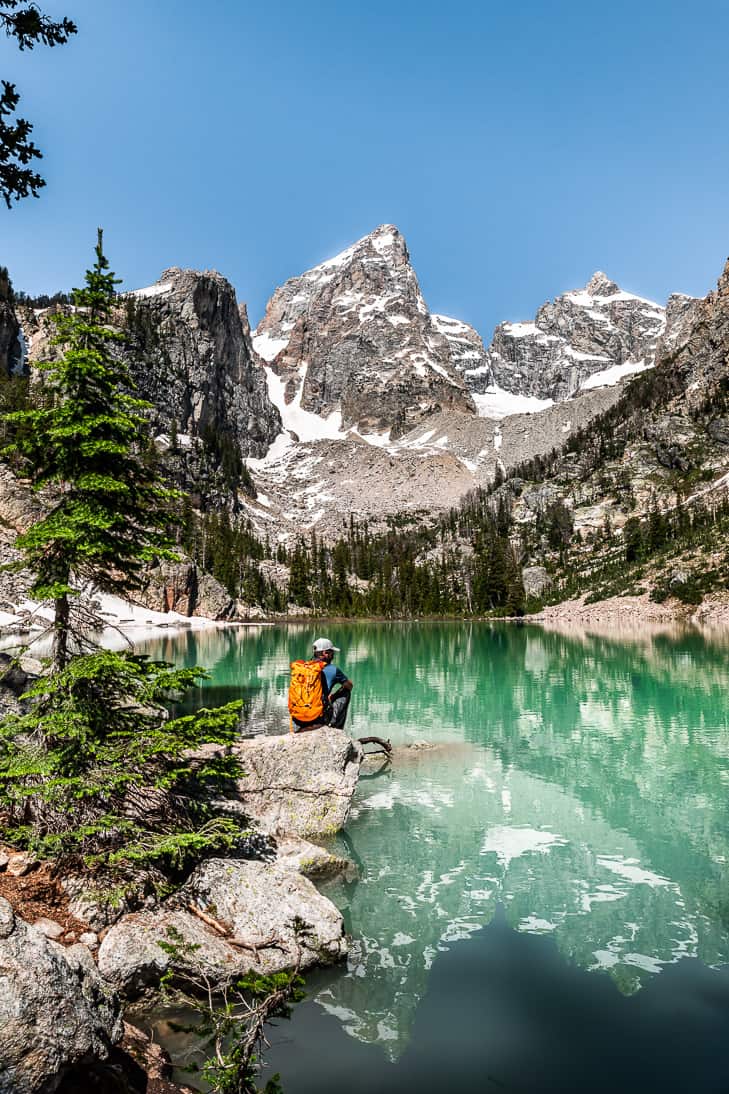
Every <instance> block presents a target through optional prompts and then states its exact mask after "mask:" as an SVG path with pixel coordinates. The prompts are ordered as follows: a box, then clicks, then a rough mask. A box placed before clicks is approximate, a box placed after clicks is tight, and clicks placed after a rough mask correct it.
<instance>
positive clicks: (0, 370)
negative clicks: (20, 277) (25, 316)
mask: <svg viewBox="0 0 729 1094" xmlns="http://www.w3.org/2000/svg"><path fill="white" fill-rule="evenodd" d="M21 362H22V351H21V343H20V324H19V323H18V318H17V315H16V314H15V308H14V307H13V301H12V291H11V288H10V278H9V277H8V273H7V270H5V269H4V267H3V268H0V379H2V378H3V377H5V378H7V377H8V376H12V375H13V373H14V372H15V371H16V370H17V368H18V366H19V364H20V363H21Z"/></svg>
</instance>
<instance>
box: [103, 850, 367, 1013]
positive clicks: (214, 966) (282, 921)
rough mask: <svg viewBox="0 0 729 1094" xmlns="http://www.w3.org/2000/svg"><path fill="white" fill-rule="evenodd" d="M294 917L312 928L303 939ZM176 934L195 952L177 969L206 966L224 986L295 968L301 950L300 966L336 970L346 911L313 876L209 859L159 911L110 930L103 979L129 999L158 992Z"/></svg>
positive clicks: (259, 864) (344, 947)
mask: <svg viewBox="0 0 729 1094" xmlns="http://www.w3.org/2000/svg"><path fill="white" fill-rule="evenodd" d="M189 905H192V906H194V907H195V908H197V909H198V910H199V911H201V912H203V913H204V914H206V915H209V916H212V917H214V918H215V920H217V921H218V922H219V923H220V924H221V925H224V926H225V927H226V929H229V932H230V933H229V936H228V937H227V938H224V937H222V936H221V935H219V934H217V933H216V932H215V931H213V930H211V928H210V927H209V926H207V925H206V923H205V922H204V921H203V920H202V919H201V918H200V917H199V916H197V915H195V914H194V913H193V912H191V911H189V910H187V909H188V906H189ZM296 918H298V919H301V920H303V921H304V922H305V923H306V924H307V925H308V927H309V933H308V934H307V935H305V936H302V937H301V939H299V940H297V937H296V933H295V930H294V920H295V919H296ZM171 932H172V933H173V934H174V932H177V934H178V935H179V936H180V937H181V939H182V940H184V942H185V943H190V944H192V945H193V946H196V947H197V949H196V950H195V951H194V957H191V956H190V955H189V954H188V955H187V956H185V955H184V954H183V953H181V954H180V958H181V959H180V960H179V961H177V962H176V964H177V967H178V968H182V969H184V968H185V967H186V966H187V965H189V963H190V962H191V961H193V962H194V963H195V964H198V965H200V964H201V965H202V966H203V967H204V968H205V970H206V972H207V973H208V975H209V976H210V977H211V979H212V980H213V981H214V982H215V983H217V984H219V985H222V984H223V983H225V982H226V981H227V980H228V979H229V978H231V977H233V976H243V975H245V974H246V973H247V972H251V971H256V972H261V973H273V972H279V971H281V970H282V969H287V968H292V967H293V966H294V965H295V964H296V963H297V951H298V947H299V945H300V946H301V967H302V968H309V967H310V966H311V965H314V964H332V963H334V962H336V961H339V960H341V959H342V958H343V957H345V956H346V953H347V940H346V937H345V934H344V923H343V920H342V917H341V915H340V913H339V912H338V911H337V909H336V908H335V907H334V905H333V904H332V903H331V901H329V900H327V898H326V897H324V896H322V895H321V893H319V892H318V891H317V889H316V888H315V887H314V885H313V884H312V882H311V881H309V880H308V878H306V877H304V876H303V875H302V874H300V873H297V872H295V871H293V870H292V869H291V868H290V867H288V866H280V865H277V864H276V863H265V862H250V861H233V860H230V859H211V860H210V861H208V862H206V863H204V864H203V865H202V866H200V867H198V868H197V869H196V870H195V871H194V873H193V874H192V876H191V877H190V878H189V880H188V881H187V882H186V884H185V885H184V887H183V888H182V889H181V890H180V892H179V893H177V894H176V895H175V897H174V898H172V899H170V900H169V901H166V902H165V903H164V904H162V905H161V906H160V907H159V908H157V909H155V910H154V911H150V912H138V913H133V914H131V915H126V916H123V917H122V919H121V920H120V921H119V922H118V923H117V924H115V925H114V926H113V927H112V928H111V930H110V931H109V932H108V934H107V935H106V936H105V938H104V940H103V942H102V943H101V948H100V950H99V971H100V972H101V975H102V976H103V977H104V978H105V979H106V980H107V981H109V983H110V984H112V985H113V986H114V987H115V988H116V989H117V990H119V991H121V992H123V993H124V995H126V996H127V997H128V998H136V997H138V996H139V995H140V994H142V993H143V992H144V991H145V989H147V988H154V987H156V986H157V984H158V983H159V979H160V977H161V976H162V974H163V973H164V972H165V970H166V969H167V968H168V967H169V963H170V960H171V958H170V955H169V953H167V952H165V950H164V949H163V948H162V947H161V946H160V942H163V943H164V942H169V941H170V938H171ZM235 941H239V942H241V943H244V944H245V946H240V945H239V946H236V945H234V944H233V943H234V942H235Z"/></svg>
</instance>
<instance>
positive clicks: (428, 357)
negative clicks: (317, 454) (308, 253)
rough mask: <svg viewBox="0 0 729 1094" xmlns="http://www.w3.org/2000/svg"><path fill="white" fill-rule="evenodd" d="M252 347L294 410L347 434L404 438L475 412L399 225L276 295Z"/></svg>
mask: <svg viewBox="0 0 729 1094" xmlns="http://www.w3.org/2000/svg"><path fill="white" fill-rule="evenodd" d="M253 344H254V347H255V349H256V351H257V352H258V353H259V354H260V355H261V357H262V358H263V359H264V360H265V361H267V362H268V363H269V365H270V367H271V369H272V370H273V372H274V373H275V375H276V376H277V377H278V378H279V380H280V382H281V383H283V385H284V392H283V397H284V399H285V401H286V403H287V404H290V403H292V402H293V401H297V403H298V405H299V406H300V407H301V408H302V409H303V410H306V411H309V412H313V413H314V414H317V415H320V416H321V417H323V418H327V417H329V416H331V415H335V414H336V415H337V416H338V423H339V424H340V425H341V426H343V427H344V428H349V427H352V426H356V427H357V428H358V429H359V430H360V431H362V432H368V433H370V432H373V433H382V432H384V431H386V430H391V436H392V437H396V436H398V435H399V434H401V433H403V432H405V431H406V430H407V429H408V428H410V427H412V426H413V425H414V424H416V423H417V422H418V421H419V420H421V419H422V418H423V417H425V416H427V415H428V414H431V413H433V412H434V411H435V410H438V409H442V408H444V407H457V408H461V409H463V410H466V411H470V412H471V413H473V412H474V407H473V403H472V402H471V399H470V397H469V395H468V392H467V390H466V386H465V384H464V381H463V378H462V376H461V375H460V373H459V371H458V369H457V367H456V366H455V364H454V361H453V357H452V347H451V343H450V341H449V340H448V338H446V337H445V335H444V334H443V333H442V332H441V330H440V329H439V327H438V325H437V324H436V323H435V322H434V321H433V317H432V316H431V314H430V312H429V311H428V308H427V306H426V304H425V301H424V300H423V296H422V293H421V292H420V287H419V285H418V279H417V277H416V275H415V271H414V270H413V268H412V266H411V265H410V257H409V254H408V250H407V246H406V244H405V240H404V238H403V236H402V235H401V234H400V232H399V231H398V230H397V228H395V227H394V226H393V225H390V224H385V225H382V226H381V227H379V228H377V229H376V230H375V231H374V232H372V233H371V234H370V235H368V236H365V237H364V238H363V239H360V240H359V241H358V242H357V243H355V244H353V245H352V246H351V247H349V248H347V250H345V251H343V252H342V253H341V254H339V255H337V256H336V257H335V258H332V259H330V260H329V261H327V262H323V263H321V265H319V266H316V267H315V268H314V269H312V270H308V271H307V272H306V273H304V274H302V275H301V276H299V277H294V278H291V280H289V281H287V282H286V283H285V285H283V286H281V287H280V288H279V289H277V290H276V292H275V293H274V295H273V297H272V298H271V300H270V301H269V304H268V307H267V309H266V314H265V316H264V318H263V319H262V321H261V322H260V323H259V325H258V327H257V329H256V332H255V337H254V339H253Z"/></svg>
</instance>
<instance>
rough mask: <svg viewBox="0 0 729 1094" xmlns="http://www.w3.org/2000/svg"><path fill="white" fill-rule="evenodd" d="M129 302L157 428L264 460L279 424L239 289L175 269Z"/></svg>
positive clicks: (138, 376) (137, 369)
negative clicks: (230, 448) (225, 444)
mask: <svg viewBox="0 0 729 1094" xmlns="http://www.w3.org/2000/svg"><path fill="white" fill-rule="evenodd" d="M124 301H125V311H126V315H125V317H124V320H125V325H126V326H127V328H128V329H129V331H130V334H131V337H132V346H131V349H130V350H128V351H127V354H126V355H127V357H128V360H129V365H130V369H131V372H132V378H133V379H134V381H135V384H136V385H137V388H138V390H139V392H140V393H141V395H142V396H143V397H144V398H145V399H148V400H149V402H151V403H153V405H154V408H155V411H154V414H155V424H156V426H157V428H158V429H159V430H160V431H161V432H164V433H167V434H169V433H170V432H177V434H178V436H179V435H185V436H189V437H191V438H195V437H200V438H203V439H205V438H209V439H210V440H211V443H213V442H214V439H215V438H217V441H215V442H214V443H218V444H219V443H221V441H224V442H225V443H227V444H228V445H230V446H232V447H233V448H234V449H235V451H236V452H237V453H238V454H239V455H240V456H241V457H245V456H262V455H263V454H264V452H265V451H266V449H267V448H268V446H269V444H270V443H271V441H272V440H273V438H274V437H275V436H276V434H277V433H278V432H279V430H280V428H281V422H280V418H279V414H278V411H277V410H276V408H275V407H274V406H272V405H271V402H270V400H269V398H268V393H267V391H266V383H265V377H264V375H263V372H262V370H261V368H260V366H259V364H258V361H257V359H256V357H255V355H254V353H253V348H252V346H251V341H250V327H249V325H248V322H247V316H246V315H245V310H244V311H243V314H242V315H241V312H240V311H239V309H238V303H237V301H236V297H235V290H234V289H233V286H232V285H231V284H230V283H229V282H228V281H226V279H225V278H224V277H222V276H221V275H220V274H219V273H216V272H215V271H214V270H206V271H205V272H204V273H199V272H197V271H195V270H181V269H179V268H177V267H173V268H171V269H168V270H165V271H164V273H163V274H162V276H161V277H160V278H159V280H158V281H157V282H156V283H155V284H154V285H151V286H149V288H146V289H137V290H136V291H135V292H131V293H128V294H126V296H125V298H124Z"/></svg>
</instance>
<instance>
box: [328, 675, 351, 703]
mask: <svg viewBox="0 0 729 1094" xmlns="http://www.w3.org/2000/svg"><path fill="white" fill-rule="evenodd" d="M337 684H339V687H338V688H337V690H336V691H330V692H329V702H330V703H331V701H332V700H333V699H336V697H337V696H338V695H340V694H341V693H342V692H343V691H351V690H352V681H351V680H348V679H347V677H346V676H345V677H344V679H343V680H335V681H334V683H333V684H332V688H335V687H337Z"/></svg>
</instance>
